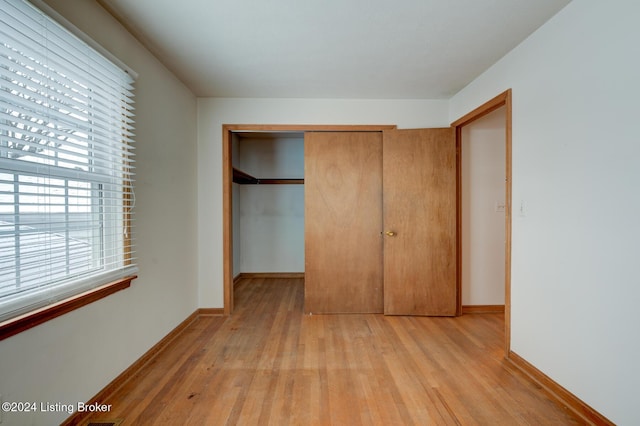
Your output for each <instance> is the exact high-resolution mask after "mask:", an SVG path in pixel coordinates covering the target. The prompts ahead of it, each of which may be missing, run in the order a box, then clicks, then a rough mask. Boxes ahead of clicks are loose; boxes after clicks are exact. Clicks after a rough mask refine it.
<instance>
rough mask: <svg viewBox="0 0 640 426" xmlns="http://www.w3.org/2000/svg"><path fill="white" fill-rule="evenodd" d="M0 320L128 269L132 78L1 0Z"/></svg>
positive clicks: (48, 22)
mask: <svg viewBox="0 0 640 426" xmlns="http://www.w3.org/2000/svg"><path fill="white" fill-rule="evenodd" d="M0 3H1V7H0V321H3V320H7V319H10V318H13V317H15V316H17V315H20V314H23V313H25V312H28V311H31V310H33V309H36V308H40V307H42V306H45V305H48V304H51V303H54V302H56V301H59V300H61V299H64V298H67V297H70V296H73V295H75V294H78V293H80V292H83V291H87V290H90V289H92V288H95V287H98V286H100V285H103V284H106V283H108V282H111V281H114V280H117V279H120V278H123V277H126V276H129V275H132V274H133V273H135V255H134V251H133V248H132V247H133V238H132V235H131V232H132V208H133V204H134V196H133V169H134V167H133V147H132V143H133V140H132V138H133V108H132V106H131V104H132V97H133V93H132V90H133V86H132V85H133V78H132V77H131V75H130V74H129V73H127V72H126V71H125V70H123V69H122V67H120V66H118V65H116V64H114V63H113V62H112V61H111V60H109V59H107V58H105V56H103V55H102V54H101V53H99V52H98V51H96V50H95V49H94V48H92V47H90V46H89V45H88V44H87V43H85V42H84V41H82V40H81V39H80V38H78V37H77V36H75V35H74V34H72V33H71V32H69V31H68V30H67V29H65V28H63V27H62V26H61V25H60V24H58V23H57V22H56V21H54V20H52V19H51V18H49V17H48V16H47V15H45V14H44V13H43V12H41V11H40V10H39V9H36V8H35V7H33V6H32V5H31V4H30V3H27V2H25V1H22V0H11V1H9V0H0Z"/></svg>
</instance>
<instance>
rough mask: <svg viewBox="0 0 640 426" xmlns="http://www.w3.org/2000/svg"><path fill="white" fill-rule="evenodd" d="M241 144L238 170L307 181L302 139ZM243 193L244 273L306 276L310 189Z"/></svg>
mask: <svg viewBox="0 0 640 426" xmlns="http://www.w3.org/2000/svg"><path fill="white" fill-rule="evenodd" d="M239 145H240V150H239V151H240V152H239V159H238V166H239V168H240V170H242V171H244V172H246V173H249V174H250V175H252V176H254V177H257V178H283V179H287V178H289V179H295V178H303V177H304V135H302V134H300V135H299V137H296V138H291V137H287V138H282V137H273V138H265V137H264V136H263V137H261V138H251V137H246V138H241V139H240V144H239ZM239 192H240V193H239V196H240V203H239V208H240V230H239V231H240V232H239V235H237V236H236V234H234V247H235V244H236V243H239V244H240V247H241V249H240V272H304V185H240V191H239ZM234 261H235V259H234Z"/></svg>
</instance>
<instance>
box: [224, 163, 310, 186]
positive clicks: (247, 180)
mask: <svg viewBox="0 0 640 426" xmlns="http://www.w3.org/2000/svg"><path fill="white" fill-rule="evenodd" d="M233 182H234V183H239V184H240V185H303V184H304V179H259V178H256V177H253V176H251V175H250V174H248V173H245V172H243V171H242V170H238V169H236V168H235V167H234V168H233Z"/></svg>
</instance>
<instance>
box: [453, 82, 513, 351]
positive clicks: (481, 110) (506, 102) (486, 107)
mask: <svg viewBox="0 0 640 426" xmlns="http://www.w3.org/2000/svg"><path fill="white" fill-rule="evenodd" d="M500 109H502V111H504V159H505V162H504V176H505V182H504V324H505V335H504V340H505V342H504V344H505V356H506V357H508V356H509V352H510V349H511V214H512V202H511V186H512V184H511V176H512V165H511V120H512V118H511V115H512V111H511V89H509V90H507V91H505V92H503V93H501V94H500V95H498V96H496V97H495V98H493V99H491V100H489V101H488V102H486V103H484V104H483V105H481V106H479V107H478V108H476V109H475V110H473V111H471V112H470V113H468V114H467V115H465V116H463V117H461V118H460V119H458V120H457V121H455V122H453V123H452V124H451V126H452V127H455V129H456V151H457V153H458V155H457V174H458V177H457V198H458V199H457V207H458V208H457V212H458V213H457V236H458V241H457V244H456V245H457V256H456V258H457V269H458V274H457V280H458V282H457V285H458V290H459V294H462V285H463V283H462V276H463V274H462V271H463V249H462V247H463V242H462V235H463V229H462V227H463V214H462V204H463V198H462V197H463V191H462V184H463V177H462V170H463V168H462V155H461V153H462V141H463V129H464V127H465V126H467V125H469V124H471V123H474V122H476V121H477V120H480V119H481V118H483V117H485V116H488V115H489V114H491V113H493V112H494V111H497V110H500ZM494 208H495V209H497V210H500V209H501V206H500V205H494ZM500 213H502V212H500ZM458 310H459V312H460V313H462V298H460V299H459V305H458Z"/></svg>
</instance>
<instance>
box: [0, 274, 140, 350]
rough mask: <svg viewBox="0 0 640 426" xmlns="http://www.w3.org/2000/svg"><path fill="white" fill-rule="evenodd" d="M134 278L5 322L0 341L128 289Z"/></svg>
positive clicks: (95, 289) (2, 324)
mask: <svg viewBox="0 0 640 426" xmlns="http://www.w3.org/2000/svg"><path fill="white" fill-rule="evenodd" d="M136 278H138V276H137V275H132V276H130V277H126V278H122V279H119V280H117V281H113V282H111V283H109V284H105V285H102V286H100V287H97V288H94V289H92V290H89V291H85V292H84V293H80V294H78V295H75V296H73V297H70V298H68V299H65V300H61V301H60V302H57V303H54V304H52V305H48V306H45V307H43V308H40V309H37V310H35V311H32V312H28V313H26V314H24V315H20V316H17V317H15V318H11V319H9V320H6V321H4V322H2V323H0V340H4V339H6V338H7V337H11V336H14V335H16V334H18V333H22V332H23V331H25V330H28V329H30V328H32V327H35V326H37V325H40V324H42V323H44V322H47V321H49V320H52V319H54V318H56V317H59V316H60V315H64V314H66V313H68V312H71V311H74V310H76V309H78V308H81V307H83V306H85V305H88V304H89V303H93V302H95V301H97V300H100V299H102V298H104V297H107V296H109V295H110V294H113V293H115V292H117V291H120V290H124V289H125V288H129V287H130V286H131V281H133V280H134V279H136Z"/></svg>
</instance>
